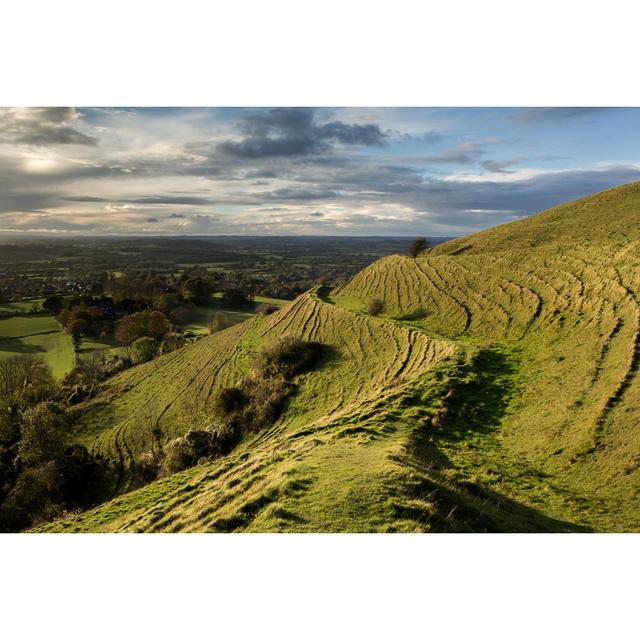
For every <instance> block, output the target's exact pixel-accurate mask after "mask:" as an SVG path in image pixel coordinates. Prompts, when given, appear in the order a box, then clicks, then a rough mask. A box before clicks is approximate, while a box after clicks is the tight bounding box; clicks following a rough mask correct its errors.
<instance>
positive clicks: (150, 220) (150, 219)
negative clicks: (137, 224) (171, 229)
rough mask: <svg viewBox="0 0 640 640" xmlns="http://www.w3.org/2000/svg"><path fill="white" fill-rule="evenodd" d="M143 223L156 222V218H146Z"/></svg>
mask: <svg viewBox="0 0 640 640" xmlns="http://www.w3.org/2000/svg"><path fill="white" fill-rule="evenodd" d="M145 222H158V218H147V219H146V220H145Z"/></svg>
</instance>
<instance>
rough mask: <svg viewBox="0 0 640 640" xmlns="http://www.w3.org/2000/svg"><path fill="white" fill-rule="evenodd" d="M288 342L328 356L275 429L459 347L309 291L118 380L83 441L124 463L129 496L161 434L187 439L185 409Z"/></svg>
mask: <svg viewBox="0 0 640 640" xmlns="http://www.w3.org/2000/svg"><path fill="white" fill-rule="evenodd" d="M282 335H296V336H299V337H301V338H303V339H305V340H312V341H317V342H320V343H322V344H323V345H325V354H324V357H323V360H322V362H320V364H319V367H318V368H317V369H316V370H315V371H313V372H312V373H311V374H309V375H306V376H303V377H301V378H300V379H299V380H298V391H297V393H296V394H295V397H294V398H293V399H292V400H291V401H290V402H289V405H288V408H287V411H286V412H285V414H284V415H283V416H282V418H281V419H280V420H279V422H278V425H277V427H276V429H275V431H277V430H286V429H294V428H296V427H300V426H306V425H308V424H309V423H311V422H314V421H317V420H321V421H328V420H331V419H332V418H334V417H336V416H339V415H341V414H344V413H345V412H349V411H351V410H353V408H354V407H356V406H358V405H359V404H360V403H362V402H365V401H367V400H369V399H371V398H374V397H378V396H380V395H381V394H384V393H386V391H387V389H389V388H391V387H393V386H394V385H397V384H398V381H400V380H403V379H410V378H412V377H413V376H415V375H417V374H418V373H420V372H421V371H424V370H425V369H427V368H429V367H431V366H433V365H434V364H435V363H437V362H438V361H439V360H441V359H442V358H444V357H446V356H448V355H450V354H451V353H452V352H453V350H454V347H453V345H452V344H451V343H449V342H445V341H437V340H432V339H430V338H429V337H428V336H426V335H425V334H423V333H421V332H417V331H413V330H411V329H406V328H403V327H397V326H395V325H393V324H390V323H381V322H371V321H370V320H369V319H367V318H363V317H354V316H353V315H352V314H350V313H349V312H346V311H344V310H342V309H340V308H337V307H334V306H332V305H328V304H326V303H323V302H321V301H320V300H319V299H318V297H317V296H316V295H315V294H314V293H308V294H305V295H303V296H300V297H299V298H298V299H297V300H295V301H294V302H293V303H291V304H290V305H288V306H287V307H286V308H285V309H283V310H281V311H278V312H276V313H273V314H271V315H270V316H261V315H258V316H255V317H254V318H252V319H250V320H248V321H247V322H245V323H243V324H242V325H236V326H235V327H231V328H229V329H226V330H225V331H222V332H220V333H217V334H214V335H211V336H207V337H205V338H203V339H201V340H199V341H198V342H196V343H194V344H192V345H190V346H188V347H186V348H184V349H180V350H178V351H174V352H172V353H169V354H167V355H165V356H163V357H161V358H159V359H157V360H154V361H152V362H149V363H147V364H145V365H142V366H139V367H135V368H133V369H130V370H129V371H127V372H125V373H123V374H121V375H120V376H118V377H116V378H114V379H113V380H112V381H111V384H110V386H109V389H108V390H107V391H106V393H105V394H103V395H102V396H100V397H99V398H97V399H96V400H94V401H93V402H91V403H90V404H89V406H83V407H81V411H82V415H81V418H80V420H79V421H78V425H77V440H78V441H80V442H82V443H83V444H85V445H86V446H88V447H89V448H91V449H92V450H94V451H96V452H98V453H100V454H102V455H103V456H105V457H107V458H109V459H112V460H115V461H117V463H118V465H119V468H120V474H119V477H118V478H117V481H116V486H115V487H114V492H115V493H121V492H122V491H124V490H126V489H128V488H130V480H131V473H130V471H131V467H132V465H133V463H134V461H135V459H136V458H137V457H139V455H140V454H141V453H143V452H144V451H148V450H150V449H151V448H152V446H153V429H154V428H160V430H161V432H162V440H163V441H166V440H168V439H171V438H173V437H176V436H177V435H181V432H183V431H184V429H185V425H184V423H183V421H181V420H180V419H179V414H180V413H181V412H182V410H183V409H184V408H185V407H186V406H187V405H192V404H193V403H197V404H198V405H200V406H202V407H203V408H208V407H210V405H211V403H212V402H213V399H214V396H215V391H216V390H217V389H220V388H221V387H225V386H229V385H233V384H235V383H236V382H237V381H238V380H239V379H240V378H241V377H243V376H244V375H246V374H248V373H249V371H250V368H251V362H252V360H253V359H254V357H255V354H256V353H257V351H258V350H259V349H260V348H261V347H262V346H265V345H269V344H271V343H273V342H274V341H275V340H276V339H277V338H278V337H280V336H282ZM270 435H273V432H270Z"/></svg>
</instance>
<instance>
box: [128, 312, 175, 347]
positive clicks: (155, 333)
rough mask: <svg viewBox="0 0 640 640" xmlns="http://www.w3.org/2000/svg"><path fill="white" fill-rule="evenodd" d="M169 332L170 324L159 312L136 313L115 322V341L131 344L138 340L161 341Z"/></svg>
mask: <svg viewBox="0 0 640 640" xmlns="http://www.w3.org/2000/svg"><path fill="white" fill-rule="evenodd" d="M170 332H171V323H170V322H169V320H167V316H165V315H164V313H162V312H161V311H151V310H146V311H138V312H137V313H132V314H131V315H128V316H125V317H124V318H121V319H120V320H118V322H116V340H118V342H120V343H121V344H131V343H132V342H133V341H134V340H137V339H138V338H145V337H148V338H154V339H155V340H158V341H160V340H162V339H163V338H164V337H165V336H166V335H167V334H168V333H170Z"/></svg>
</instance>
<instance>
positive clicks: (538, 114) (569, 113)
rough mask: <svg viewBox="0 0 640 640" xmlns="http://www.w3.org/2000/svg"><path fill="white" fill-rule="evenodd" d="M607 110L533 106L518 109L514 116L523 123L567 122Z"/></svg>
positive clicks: (605, 108) (599, 108) (600, 108)
mask: <svg viewBox="0 0 640 640" xmlns="http://www.w3.org/2000/svg"><path fill="white" fill-rule="evenodd" d="M607 110H608V107H533V108H531V109H522V110H520V111H517V112H516V113H514V114H513V115H512V118H513V119H514V120H516V121H517V122H520V123H521V124H537V123H539V122H566V121H567V120H573V119H574V118H581V117H583V116H588V115H594V114H599V113H603V112H604V111H607Z"/></svg>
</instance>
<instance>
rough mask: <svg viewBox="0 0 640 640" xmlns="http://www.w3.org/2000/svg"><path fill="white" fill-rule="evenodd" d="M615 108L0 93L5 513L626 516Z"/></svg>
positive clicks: (630, 430) (261, 519) (448, 525)
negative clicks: (237, 102) (6, 101)
mask: <svg viewBox="0 0 640 640" xmlns="http://www.w3.org/2000/svg"><path fill="white" fill-rule="evenodd" d="M639 125H640V110H638V109H606V108H588V107H579V108H577V107H576V108H428V107H425V108H386V109H385V108H366V107H363V108H312V107H296V108H286V107H269V108H122V107H117V108H113V107H105V108H86V109H83V108H78V107H65V108H62V107H54V108H13V109H12V108H4V109H2V110H0V140H1V149H2V151H1V153H2V181H3V185H4V187H3V189H2V192H1V193H0V204H1V206H2V214H1V215H2V218H1V220H2V229H1V231H2V239H1V240H0V251H1V255H2V258H1V269H2V287H1V291H0V295H1V296H2V301H1V305H2V306H1V307H0V312H1V314H2V317H1V318H0V385H1V389H2V394H1V396H0V409H1V413H0V418H1V423H0V424H1V427H2V430H1V432H0V438H1V439H0V444H1V446H2V449H1V450H0V452H1V460H2V467H1V472H2V493H1V494H0V495H1V504H0V526H1V527H2V530H3V531H6V532H12V531H13V532H15V531H36V532H315V533H326V532H425V533H427V532H472V533H473V532H475V533H482V532H590V531H591V532H606V531H618V532H624V531H637V530H638V528H639V527H640V520H639V518H640V503H638V500H637V497H638V496H637V487H638V481H639V479H640V475H639V474H640V439H638V438H637V437H636V435H637V434H636V431H637V429H636V426H637V422H638V416H639V413H638V412H639V411H640V404H639V402H638V400H639V398H640V396H639V394H640V376H639V375H638V367H639V364H640V347H639V338H638V332H639V322H640V307H639V295H640V289H639V287H640V281H639V280H638V278H639V274H640V269H639V264H638V255H639V248H640V244H639V243H640V236H639V235H638V234H639V228H640V227H639V225H638V222H639V220H640V217H639V216H640V169H639V168H638V165H637V164H634V161H636V160H637V149H638V142H639V140H638V134H637V133H636V132H637V131H638V130H639Z"/></svg>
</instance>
